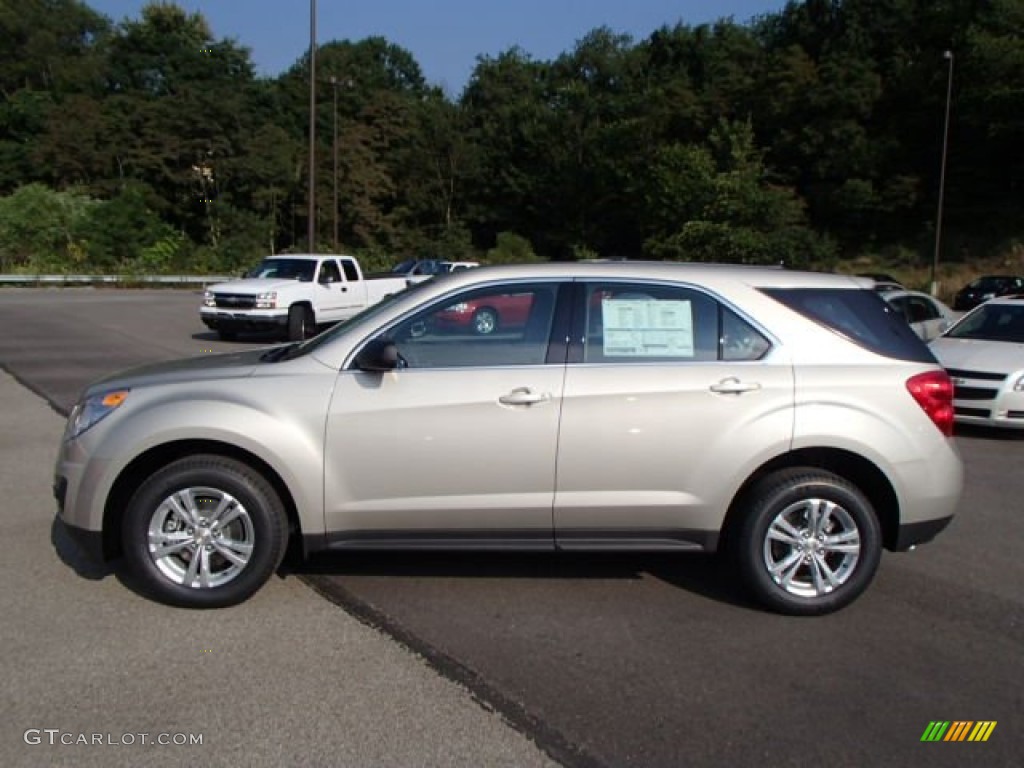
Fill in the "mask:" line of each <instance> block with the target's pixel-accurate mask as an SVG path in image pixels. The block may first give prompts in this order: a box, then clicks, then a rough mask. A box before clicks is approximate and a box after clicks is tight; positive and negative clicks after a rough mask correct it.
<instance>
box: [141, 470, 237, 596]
mask: <svg viewBox="0 0 1024 768" xmlns="http://www.w3.org/2000/svg"><path fill="white" fill-rule="evenodd" d="M254 543H255V530H254V527H253V522H252V517H251V516H250V515H249V512H248V510H246V508H245V506H244V505H243V504H242V503H241V502H240V501H239V500H238V499H236V498H235V497H234V496H232V495H231V494H229V493H227V492H225V491H223V490H220V489H218V488H212V487H207V486H195V487H189V488H183V489H180V490H177V491H175V492H174V493H172V494H170V495H169V496H168V497H167V498H165V499H164V500H163V501H162V502H160V504H159V505H158V506H157V508H156V509H155V510H154V512H153V514H152V516H151V517H150V521H149V529H148V531H147V545H148V550H149V556H150V558H151V559H152V561H153V564H154V565H155V566H156V567H157V569H158V570H159V571H160V573H162V574H163V575H164V577H166V578H167V579H169V580H170V581H172V582H174V583H175V584H179V585H181V586H184V587H189V588H192V589H213V588H216V587H221V586H224V585H225V584H227V583H228V582H230V581H233V580H234V579H235V578H237V577H238V575H239V574H241V573H242V571H244V570H245V568H246V566H247V565H248V564H249V561H250V559H251V558H252V553H253V546H254Z"/></svg>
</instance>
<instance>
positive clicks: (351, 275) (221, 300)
mask: <svg viewBox="0 0 1024 768" xmlns="http://www.w3.org/2000/svg"><path fill="white" fill-rule="evenodd" d="M428 277H429V276H424V277H400V276H395V277H386V276H385V277H372V278H371V277H366V276H364V275H363V270H362V268H361V267H360V266H359V262H358V261H356V259H355V258H353V257H351V256H337V255H333V254H316V255H310V254H288V255H284V256H269V257H267V258H265V259H264V260H263V261H261V262H260V263H259V265H257V266H256V267H254V268H253V269H251V270H249V271H248V272H246V273H245V276H244V277H242V278H241V279H240V280H233V281H231V282H228V283H218V284H216V285H212V286H210V287H209V289H207V291H206V293H205V294H204V295H203V305H202V306H201V307H200V308H199V316H200V317H201V318H202V321H203V323H204V324H205V325H206V327H207V328H210V329H211V330H214V331H216V332H217V333H218V334H219V335H220V337H221V338H222V339H225V340H231V339H234V338H235V337H236V336H237V335H238V334H239V333H242V332H246V331H277V332H279V333H283V334H286V335H287V337H288V338H289V339H290V340H293V341H297V340H300V339H304V338H306V337H308V336H310V335H312V334H313V333H315V331H316V328H317V326H322V325H330V324H333V323H337V322H340V321H342V320H347V319H348V318H350V317H352V315H354V314H356V313H357V312H359V311H360V310H362V309H364V308H365V307H368V306H370V305H371V304H376V303H377V302H378V301H380V300H381V299H383V298H384V297H385V296H388V295H390V294H392V293H398V292H399V291H401V290H404V289H405V288H406V287H407V286H408V285H409V284H411V283H413V282H419V281H420V280H426V279H428Z"/></svg>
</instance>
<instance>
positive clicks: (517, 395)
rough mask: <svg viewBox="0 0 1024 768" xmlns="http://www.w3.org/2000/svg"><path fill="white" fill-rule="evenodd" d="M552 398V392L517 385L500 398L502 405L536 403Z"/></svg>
mask: <svg viewBox="0 0 1024 768" xmlns="http://www.w3.org/2000/svg"><path fill="white" fill-rule="evenodd" d="M550 399H551V393H550V392H534V391H533V390H532V389H530V388H529V387H517V388H516V389H513V390H512V391H511V392H509V393H508V394H507V395H502V396H501V397H499V398H498V402H499V403H501V404H502V405H536V404H537V403H543V402H546V401H548V400H550Z"/></svg>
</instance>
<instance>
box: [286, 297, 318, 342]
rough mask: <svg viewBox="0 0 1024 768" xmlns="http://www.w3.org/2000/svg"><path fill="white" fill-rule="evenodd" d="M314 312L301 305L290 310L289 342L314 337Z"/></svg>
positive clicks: (296, 305)
mask: <svg viewBox="0 0 1024 768" xmlns="http://www.w3.org/2000/svg"><path fill="white" fill-rule="evenodd" d="M313 322H314V321H313V311H312V310H311V309H310V308H309V307H306V306H303V305H301V304H295V305H293V306H291V307H289V308H288V340H289V341H303V340H304V339H308V338H309V337H310V336H312V335H313V331H314V329H315V326H314V324H313Z"/></svg>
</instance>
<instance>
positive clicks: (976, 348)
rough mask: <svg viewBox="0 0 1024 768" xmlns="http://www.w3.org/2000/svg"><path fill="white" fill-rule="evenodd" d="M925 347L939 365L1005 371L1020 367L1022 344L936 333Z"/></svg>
mask: <svg viewBox="0 0 1024 768" xmlns="http://www.w3.org/2000/svg"><path fill="white" fill-rule="evenodd" d="M928 346H929V347H930V348H931V350H932V354H934V355H935V357H936V358H937V359H938V361H939V363H941V364H942V367H943V368H959V369H960V370H963V371H987V372H990V373H1006V374H1009V373H1013V372H1014V371H1019V370H1022V369H1024V344H1017V343H1014V342H1009V341H983V340H981V339H951V338H949V337H947V336H940V337H939V338H937V339H935V340H934V341H933V342H932V343H931V344H929V345H928Z"/></svg>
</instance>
